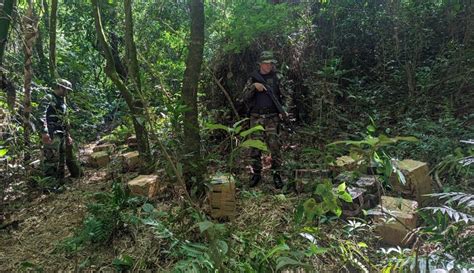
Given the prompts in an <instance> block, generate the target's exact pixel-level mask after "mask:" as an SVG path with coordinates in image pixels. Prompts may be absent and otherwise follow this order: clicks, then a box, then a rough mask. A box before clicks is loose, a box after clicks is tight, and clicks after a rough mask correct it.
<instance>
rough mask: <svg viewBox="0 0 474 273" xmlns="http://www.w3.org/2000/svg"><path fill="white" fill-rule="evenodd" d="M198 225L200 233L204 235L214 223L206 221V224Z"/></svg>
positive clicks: (200, 223)
mask: <svg viewBox="0 0 474 273" xmlns="http://www.w3.org/2000/svg"><path fill="white" fill-rule="evenodd" d="M198 225H199V231H200V232H201V233H203V232H204V231H206V230H208V229H209V228H210V227H212V226H213V225H214V223H213V222H210V221H204V222H199V223H198Z"/></svg>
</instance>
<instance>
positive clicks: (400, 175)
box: [396, 169, 407, 185]
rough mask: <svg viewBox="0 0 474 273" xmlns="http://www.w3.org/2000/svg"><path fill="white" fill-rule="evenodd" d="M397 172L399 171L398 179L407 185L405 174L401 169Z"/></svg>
mask: <svg viewBox="0 0 474 273" xmlns="http://www.w3.org/2000/svg"><path fill="white" fill-rule="evenodd" d="M396 172H397V176H398V181H400V183H402V185H405V184H406V183H407V180H406V178H405V175H404V174H403V173H402V172H401V171H400V170H399V169H397V170H396Z"/></svg>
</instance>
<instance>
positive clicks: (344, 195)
mask: <svg viewBox="0 0 474 273" xmlns="http://www.w3.org/2000/svg"><path fill="white" fill-rule="evenodd" d="M339 198H340V199H342V200H344V201H345V202H347V203H352V197H351V195H350V194H349V193H348V192H343V193H340V194H339Z"/></svg>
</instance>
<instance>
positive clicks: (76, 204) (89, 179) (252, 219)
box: [0, 160, 377, 272]
mask: <svg viewBox="0 0 474 273" xmlns="http://www.w3.org/2000/svg"><path fill="white" fill-rule="evenodd" d="M265 162H267V165H268V160H265ZM107 173H108V171H107V168H103V169H92V168H86V171H85V176H84V177H82V178H80V179H71V178H67V179H66V180H67V183H66V185H65V190H64V191H63V192H61V193H41V192H39V191H32V192H28V193H27V194H26V195H24V196H22V197H21V198H18V199H17V200H15V201H12V202H11V203H10V204H9V206H8V211H7V213H8V214H9V215H12V216H11V217H12V218H13V219H10V221H11V222H13V223H14V224H12V225H11V226H9V227H7V228H4V229H2V230H0V241H1V242H2V243H1V244H0V264H2V268H1V269H0V271H2V272H12V271H23V270H34V271H46V272H50V271H57V270H81V269H87V270H115V269H116V267H114V265H113V261H114V260H115V259H116V258H120V257H123V256H131V257H133V258H134V259H135V261H140V262H137V263H135V265H134V268H132V269H135V270H136V269H145V268H153V269H154V270H156V271H164V272H167V271H169V270H170V268H172V267H173V265H174V264H175V263H176V262H177V261H176V260H173V259H171V258H170V256H169V255H168V254H166V255H165V254H163V253H166V250H167V248H168V247H169V245H168V244H166V243H164V242H162V241H161V240H160V239H157V238H156V237H154V235H153V233H152V232H151V231H150V229H149V228H147V227H144V226H142V227H138V228H137V229H135V230H133V231H132V232H122V233H119V234H115V235H114V236H113V238H112V239H111V240H109V241H107V242H106V243H105V244H104V243H103V244H87V245H85V246H84V247H83V248H81V249H80V250H78V251H73V252H67V251H65V250H64V249H63V248H62V244H63V243H62V242H64V240H65V239H66V238H69V237H71V236H73V235H74V234H75V232H76V231H77V230H78V229H79V228H80V227H81V225H82V224H83V221H84V219H85V217H86V215H87V204H89V203H90V202H91V200H92V196H93V195H94V193H97V192H110V189H111V187H112V181H111V180H110V179H107V177H108V174H107ZM125 175H126V176H133V175H137V174H136V173H129V174H125ZM264 177H265V181H264V182H263V183H261V185H259V187H257V188H255V189H248V188H247V187H245V186H243V187H239V188H240V189H238V190H237V213H236V215H237V216H236V218H235V219H233V220H232V221H230V222H228V223H226V228H227V229H228V230H229V231H230V233H231V234H232V238H230V239H229V242H230V247H233V248H235V250H234V251H235V252H236V253H238V254H237V255H241V256H242V258H244V257H243V256H244V255H255V256H257V253H258V252H260V254H261V255H262V256H264V255H265V254H268V253H271V251H272V248H275V247H277V246H278V245H279V244H280V243H281V242H282V241H284V240H286V241H290V242H291V245H292V246H301V248H302V249H304V248H305V247H306V248H307V244H308V238H305V236H303V235H302V232H303V231H301V228H298V227H296V226H295V225H294V215H295V209H296V207H297V205H298V204H299V203H301V201H302V200H306V199H307V198H306V197H307V196H306V195H304V194H303V195H301V194H296V193H294V192H283V191H280V190H275V189H274V188H273V185H272V183H271V177H270V175H269V174H268V166H267V170H266V171H265V172H264ZM125 179H128V178H125ZM125 179H124V180H125ZM247 179H248V177H247V175H244V177H243V178H242V179H241V181H246V180H247ZM125 181H126V180H125ZM150 202H151V203H152V204H153V205H154V206H155V208H156V210H157V211H161V212H167V213H169V214H170V215H171V214H174V215H175V216H174V217H175V219H178V220H176V223H175V224H176V226H175V227H174V232H175V233H177V234H178V233H181V232H182V233H183V234H184V236H188V235H187V234H189V236H188V237H189V240H193V239H196V238H198V239H199V236H200V235H199V234H198V235H196V231H195V228H196V226H193V227H189V222H188V221H189V220H183V219H181V220H180V219H179V214H180V213H179V212H177V209H178V208H182V207H183V204H184V202H183V200H182V198H179V197H178V195H177V194H176V192H174V194H172V196H171V197H167V198H165V199H159V200H158V199H155V200H150ZM181 217H182V216H181ZM344 225H345V222H344V221H332V222H330V223H329V224H326V225H322V226H321V227H320V228H319V227H318V229H319V231H318V232H319V233H320V234H321V238H318V240H320V241H322V242H318V244H320V245H326V246H329V244H332V243H331V242H330V241H331V240H337V239H338V236H339V235H338V234H339V233H341V232H343V230H344ZM324 241H326V242H324ZM376 241H377V239H376V236H375V235H374V234H373V233H372V232H370V236H369V237H367V236H365V242H366V243H367V244H369V245H373V246H375V245H376ZM288 244H290V243H288ZM249 250H251V251H252V253H248V251H249ZM361 251H363V252H364V253H367V251H368V249H362V250H361ZM253 252H255V253H253ZM262 253H263V254H262ZM332 257H334V258H332ZM314 259H315V260H314V261H313V262H312V264H313V265H314V264H319V266H318V267H319V268H315V270H316V269H317V270H318V271H324V272H332V271H333V270H336V268H339V267H340V265H341V264H342V263H344V262H342V261H338V259H337V258H336V256H325V257H324V258H323V257H315V258H314Z"/></svg>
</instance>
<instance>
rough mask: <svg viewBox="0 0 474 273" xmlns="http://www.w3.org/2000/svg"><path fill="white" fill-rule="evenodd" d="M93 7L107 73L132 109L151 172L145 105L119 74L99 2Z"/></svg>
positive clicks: (145, 169) (141, 150) (140, 146)
mask: <svg viewBox="0 0 474 273" xmlns="http://www.w3.org/2000/svg"><path fill="white" fill-rule="evenodd" d="M92 5H93V14H94V20H95V28H96V32H97V38H98V40H99V44H100V45H101V47H102V49H103V53H104V56H105V59H106V66H105V73H106V74H107V76H108V77H109V78H110V79H111V80H112V82H113V83H114V84H115V86H116V87H117V88H118V90H119V91H120V94H121V95H122V96H123V98H124V99H125V102H126V103H127V106H128V107H129V109H130V113H131V116H132V121H133V127H134V129H135V134H136V136H137V142H138V152H139V154H140V158H141V160H142V162H145V164H144V166H143V168H142V170H141V171H142V172H149V171H150V170H151V167H152V166H153V160H152V157H151V152H150V146H149V144H148V132H147V129H146V125H145V115H144V109H143V107H137V105H138V106H140V105H143V104H142V103H141V102H138V103H137V101H139V100H140V99H139V98H135V94H134V93H133V92H132V91H131V90H130V89H129V88H128V87H127V85H126V83H125V82H123V81H122V79H121V78H120V76H119V75H118V74H117V70H116V66H115V62H114V56H113V55H112V51H111V48H110V45H109V43H108V42H107V39H106V38H105V34H104V29H103V27H102V20H101V17H100V11H99V6H98V1H97V0H92ZM135 90H136V89H135Z"/></svg>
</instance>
